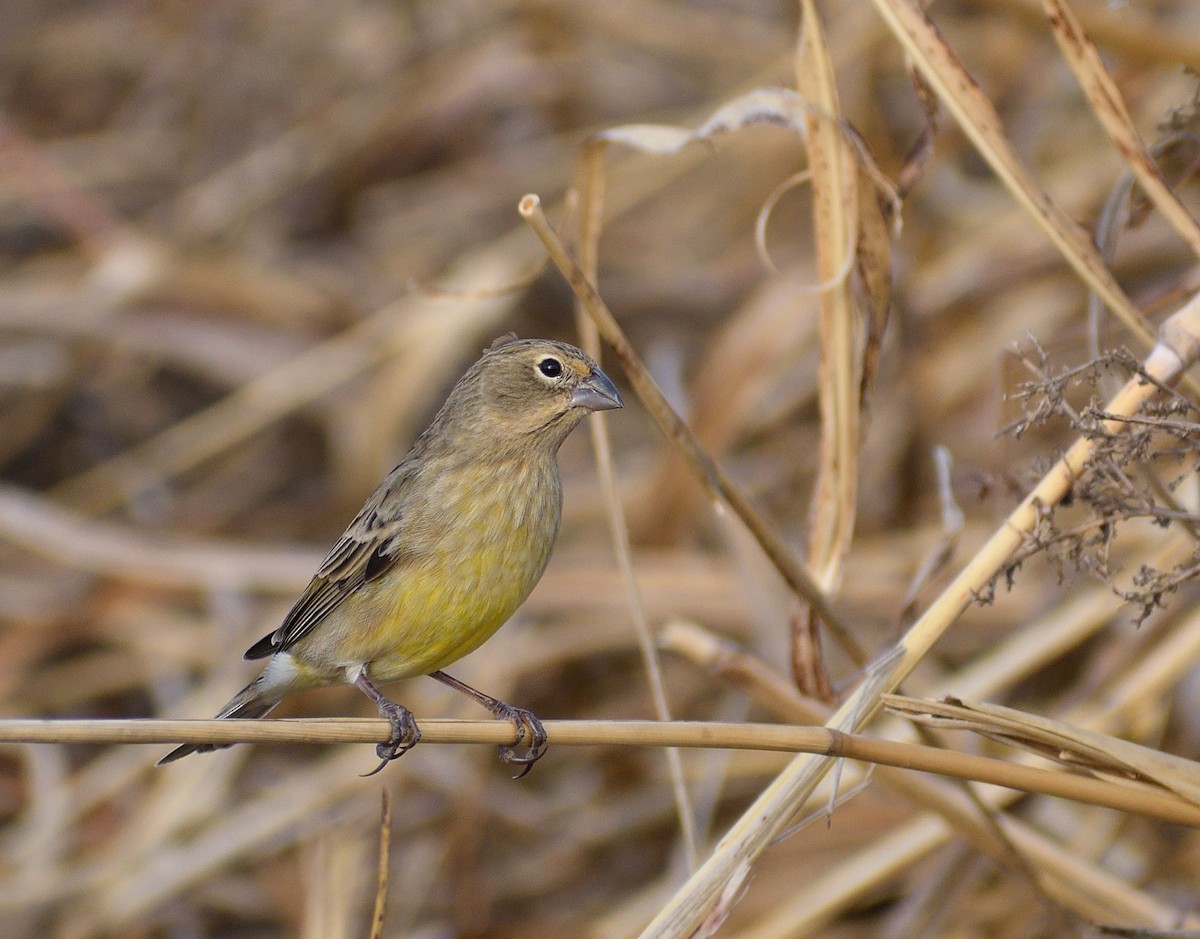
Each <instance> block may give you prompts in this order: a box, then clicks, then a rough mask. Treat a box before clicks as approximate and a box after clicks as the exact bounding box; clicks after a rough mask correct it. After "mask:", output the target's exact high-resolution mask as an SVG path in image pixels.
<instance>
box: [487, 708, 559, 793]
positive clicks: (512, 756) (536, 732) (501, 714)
mask: <svg viewBox="0 0 1200 939" xmlns="http://www.w3.org/2000/svg"><path fill="white" fill-rule="evenodd" d="M492 714H494V715H495V717H496V719H497V720H501V721H512V722H513V726H515V727H516V729H517V739H516V742H515V743H502V744H500V746H498V747H497V748H496V749H497V750H498V751H499V753H500V759H502V760H503V761H504V762H505V763H507V764H508V765H509V766H519V767H521V771H520V772H519V773H517V775H516V776H514V777H513V779H520V778H521V777H522V776H524V775H525V774H526V773H528V772H529V771H530V770H531V769H533V764H534V763H536V762H537V761H538V760H540V759H541V758H542V757H543V756H545V755H546V750H547V749H548V747H547V740H548V739H549V738H548V737H547V736H546V728H545V727H543V726H542V722H541V721H540V720H538V719H537V715H535V714H534V713H533V712H532V711H528V710H526V709H525V708H519V707H515V706H513V705H511V704H505V703H504V702H503V701H497V702H496V704H495V706H494V707H493V708H492ZM526 737H528V741H529V742H528V743H526ZM523 744H524V745H525V746H524V752H521V749H520V748H521V746H522V745H523Z"/></svg>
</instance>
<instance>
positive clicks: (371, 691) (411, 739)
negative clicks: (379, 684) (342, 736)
mask: <svg viewBox="0 0 1200 939" xmlns="http://www.w3.org/2000/svg"><path fill="white" fill-rule="evenodd" d="M354 684H356V685H357V686H358V687H359V689H360V690H361V691H362V692H363V693H364V694H365V695H366V696H367V697H368V698H370V699H371V700H372V701H374V702H375V707H377V708H379V713H380V714H381V715H382V716H383V717H386V718H387V722H388V723H389V724H390V725H391V728H392V732H391V735H390V736H389V737H388V741H387V743H380V744H376V745H375V755H376V756H377V757H379V759H380V763H379V765H378V766H376V767H375V768H374V769H373V770H371V772H369V773H364V774H363V778H364V779H366V778H367V777H368V776H374V775H375V774H376V773H378V772H379V771H380V770H381V769H383V768H384V767H385V766H387V765H388V764H389V763H390V762H392V760H394V759H396V758H397V757H401V756H404V754H405V753H407V752H408V751H409V750H411V749H412V748H413V747H415V746H416V745H417V744H418V743H420V741H421V729H420V728H419V727H418V726H417V720H416V718H415V717H413V712H412V711H410V710H409V709H408V708H406V707H405V706H404V705H403V704H397V703H396V702H395V701H392V700H390V699H388V698H385V697H384V696H383V693H382V692H381V691H380V690H379V689H378V688H376V687H375V685H373V684H372V683H371V681H370V680H369V679H368V678H367V677H366V675H363V674H361V673H360V674H359V676H358V678H356V679H355V681H354Z"/></svg>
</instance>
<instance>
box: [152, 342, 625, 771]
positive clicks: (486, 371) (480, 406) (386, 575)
mask: <svg viewBox="0 0 1200 939" xmlns="http://www.w3.org/2000/svg"><path fill="white" fill-rule="evenodd" d="M623 406H624V402H623V401H622V399H621V395H620V393H619V392H618V391H617V388H616V386H615V385H614V384H613V382H612V380H611V379H609V377H608V376H607V375H605V374H604V372H603V371H601V369H600V366H599V365H597V364H596V362H595V361H594V360H593V359H592V358H591V357H590V356H588V355H587V354H586V353H585V352H583V351H582V350H581V349H578V348H576V347H575V346H572V345H569V344H568V343H565V342H558V341H555V340H550V339H518V338H517V337H516V336H515V335H513V334H509V335H507V336H503V337H501V338H500V339H497V340H496V341H495V342H494V343H492V345H491V346H490V347H489V348H488V349H486V350H485V351H484V354H483V356H482V358H480V359H479V360H478V361H477V362H476V363H475V364H474V365H473V366H471V368H470V369H468V370H467V372H466V374H465V375H463V377H462V378H461V379H459V381H458V383H457V384H456V385H455V386H454V388H453V389H452V390H451V392H450V394H449V396H448V397H447V399H446V402H445V404H444V405H443V406H442V408H441V410H440V411H438V413H437V415H436V416H435V417H434V419H433V422H432V423H431V424H430V425H429V427H428V428H427V429H426V430H425V431H424V433H422V434H421V435H420V436H419V437H418V438H417V440H416V441H415V442H414V443H413V445H412V447H411V449H410V450H409V451H408V453H407V455H406V456H405V457H404V459H403V460H402V461H401V462H400V464H399V465H398V466H396V467H395V469H393V470H392V471H391V472H390V473H389V474H388V475H387V476H386V477H385V478H384V480H383V482H382V483H380V485H379V487H378V488H377V489H376V490H375V492H374V493H373V494H372V495H371V496H370V497H369V498H368V499H367V501H366V503H365V504H364V505H363V507H362V509H361V510H360V511H359V513H358V515H356V516H355V518H354V520H353V521H352V522H351V523H350V525H349V526H348V527H347V528H346V531H345V532H344V533H343V534H342V536H341V537H340V538H338V540H337V542H336V543H335V544H334V546H333V548H332V549H331V550H330V551H329V554H328V555H327V556H326V557H325V560H324V561H323V562H322V563H321V565H320V567H319V568H318V569H317V572H316V574H315V575H314V576H313V578H312V580H311V581H310V583H309V584H308V586H307V587H306V588H305V590H304V592H303V593H302V594H301V595H300V598H299V599H298V600H297V601H296V603H295V605H293V606H292V608H291V610H290V611H289V612H288V613H287V615H286V616H284V618H283V621H282V622H281V623H280V625H279V627H278V628H277V629H275V630H274V631H273V632H271V633H268V634H267V635H266V636H264V637H263V638H262V639H260V640H259V641H258V642H256V643H255V644H254V645H252V646H251V647H250V648H249V649H248V650H247V651H246V653H245V656H244V657H245V658H246V659H251V660H254V659H266V660H267V662H266V665H265V667H264V668H263V670H262V672H261V673H260V674H259V676H258V677H257V678H255V679H254V680H253V681H252V682H250V684H248V685H247V686H246V687H245V688H243V689H242V690H241V691H239V692H238V693H237V694H236V695H234V697H233V698H232V699H231V700H230V701H229V703H228V704H226V705H225V707H223V708H222V709H221V710H220V712H218V714H217V715H216V716H217V718H259V717H263V716H264V715H266V714H267V713H268V712H269V711H270V710H271V709H272V708H274V707H275V705H277V704H278V703H279V702H280V701H282V700H283V699H284V698H285V697H288V696H289V695H292V694H295V693H297V692H300V691H305V690H308V689H311V688H317V687H323V686H327V685H334V684H340V683H348V684H351V685H354V686H356V687H357V688H358V689H359V690H361V691H362V692H363V693H364V694H365V695H366V696H367V697H368V698H370V699H371V701H372V702H374V704H375V706H376V708H378V710H379V713H380V714H381V715H382V716H383V717H385V718H386V719H387V721H388V723H389V725H390V729H391V733H390V736H389V739H388V741H387V742H386V743H380V744H378V745H377V747H376V755H377V756H378V757H379V759H380V763H379V765H378V766H377V767H376V768H375V769H374V770H372V771H371V772H370V773H367V774H366V775H368V776H371V775H374V774H375V773H377V772H379V771H380V770H382V769H383V768H384V767H385V766H387V765H388V763H389V762H391V761H392V760H394V759H396V758H397V757H399V756H401V755H403V754H404V753H405V752H407V751H408V750H409V749H411V748H412V747H413V746H414V745H416V743H417V742H418V741H419V740H420V739H421V732H420V729H419V728H418V727H417V723H416V721H415V719H414V718H413V714H412V712H411V711H410V710H409V709H408V708H406V707H404V705H402V704H398V703H396V702H394V701H392V700H390V699H388V698H387V697H385V696H384V694H383V693H382V692H381V691H380V690H379V688H378V685H379V684H382V683H386V682H392V681H397V680H400V679H404V678H411V677H414V676H418V675H429V676H431V677H432V678H435V679H437V680H438V681H440V682H442V683H443V684H446V685H448V686H450V687H452V688H454V689H456V690H457V691H460V692H463V693H464V694H466V695H468V696H469V697H471V698H472V699H473V700H475V701H476V702H478V703H479V704H481V705H483V706H484V707H486V708H487V709H488V710H490V711H491V712H492V714H493V716H495V717H496V718H497V719H500V720H510V721H512V722H513V723H514V725H515V732H516V741H515V743H514V744H505V745H501V746H500V747H499V751H500V757H501V759H502V760H504V761H505V762H506V763H508V764H511V765H514V766H518V767H520V771H519V773H518V775H517V777H516V778H520V777H521V776H523V775H525V773H527V772H528V771H529V770H530V769H531V768H532V766H533V764H534V763H536V762H537V760H538V759H540V758H541V757H542V755H543V754H544V753H545V751H546V747H547V735H546V731H545V728H544V727H543V726H542V723H541V721H539V720H538V719H537V717H535V716H534V715H533V714H532V713H531V712H530V711H528V710H526V709H525V708H519V707H514V706H513V705H510V704H506V703H505V702H503V701H500V700H499V699H497V698H493V697H491V696H490V695H486V694H484V693H483V692H481V691H477V690H476V689H475V688H472V687H471V686H469V685H467V684H466V683H465V682H461V681H459V680H458V679H456V678H453V677H451V676H450V675H448V674H447V673H446V672H445V671H444V669H445V668H446V667H447V666H449V665H450V664H452V663H453V662H456V661H457V660H458V659H460V658H462V657H463V656H465V655H466V654H467V653H469V652H472V651H474V650H475V649H477V648H478V647H479V646H480V645H482V644H483V643H484V642H485V641H486V640H487V639H489V638H491V636H492V635H493V634H494V633H495V632H496V630H498V629H499V628H500V627H501V626H502V625H503V624H504V623H505V622H506V621H507V620H508V619H509V618H510V617H511V616H512V614H513V613H514V612H515V611H516V610H517V608H518V607H519V606H520V605H521V604H522V603H523V602H524V601H525V598H526V597H528V596H529V593H530V591H531V590H533V588H534V585H536V584H537V582H538V580H540V579H541V576H542V573H543V572H544V571H545V569H546V564H547V562H548V561H549V558H550V553H551V550H552V548H553V546H554V542H555V539H556V538H557V535H558V529H559V522H560V520H561V517H562V483H561V480H560V477H559V471H558V459H557V455H558V449H559V447H560V445H561V444H562V443H563V441H564V440H566V438H567V436H568V435H569V434H570V433H571V431H572V430H573V429H574V428H575V427H576V426H577V425H578V424H579V423H580V421H582V420H583V418H584V417H586V416H587V415H588V414H589V413H591V412H593V411H605V410H610V409H614V408H620V407H623ZM527 735H528V738H529V740H528V742H527V743H526V742H525V739H526V736H527ZM522 744H524V747H523V748H522ZM222 746H229V745H228V744H225V745H221V744H184V745H183V746H180V747H178V748H176V749H174V750H172V751H171V752H170V753H168V754H167V755H166V756H164V757H163V758H162V759H160V760H159V761H158V764H157V765H160V766H161V765H162V764H164V763H170V762H172V761H174V760H178V759H180V758H181V757H184V756H187V755H188V754H191V753H197V752H207V751H211V750H217V749H221V748H222Z"/></svg>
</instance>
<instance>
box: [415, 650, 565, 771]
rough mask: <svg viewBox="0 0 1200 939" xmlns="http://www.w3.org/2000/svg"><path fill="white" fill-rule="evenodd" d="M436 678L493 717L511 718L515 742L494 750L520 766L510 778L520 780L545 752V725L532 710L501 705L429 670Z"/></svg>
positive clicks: (503, 744)
mask: <svg viewBox="0 0 1200 939" xmlns="http://www.w3.org/2000/svg"><path fill="white" fill-rule="evenodd" d="M429 677H430V678H436V679H437V680H438V681H440V682H441V683H442V684H443V685H448V686H449V687H451V688H453V689H454V690H455V691H461V692H462V693H463V694H465V695H466V696H467V697H469V698H471V699H472V700H474V701H476V702H478V703H479V704H482V705H483V706H484V707H485V708H487V709H488V710H489V711H491V712H492V716H494V717H495V718H496V719H497V720H502V721H512V722H513V725H514V726H515V727H516V728H517V740H516V743H513V744H509V743H502V744H501V745H500V746H499V747H497V748H496V749H498V750H499V751H500V759H502V760H503V761H504V762H505V763H508V764H509V765H510V766H520V767H521V768H522V769H521V772H519V773H517V775H516V776H514V777H513V778H514V779H520V778H521V777H522V776H524V775H525V774H526V773H528V772H529V771H530V770H531V769H533V764H534V763H536V762H537V761H538V760H540V759H541V758H542V757H543V756H544V755H545V753H546V741H547V739H548V738H547V736H546V728H545V727H543V726H542V722H541V721H539V720H538V719H537V717H536V716H535V715H534V713H533V712H532V711H527V710H526V709H525V708H519V707H514V706H513V705H511V704H505V703H504V702H503V701H501V700H499V699H498V698H493V697H492V696H491V695H488V694H484V693H483V692H482V691H479V690H477V689H475V688H472V687H471V686H470V685H468V684H466V683H465V682H461V681H459V680H458V679H457V678H455V677H454V676H453V675H447V674H446V673H445V672H442V671H437V672H433V673H431V674H430V676H429ZM526 731H528V732H529V745H528V746H527V747H526V749H525V752H524V753H518V752H517V747H519V746H520V745H521V744H522V743H524V741H525V733H526Z"/></svg>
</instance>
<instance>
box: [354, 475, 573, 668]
mask: <svg viewBox="0 0 1200 939" xmlns="http://www.w3.org/2000/svg"><path fill="white" fill-rule="evenodd" d="M456 475H458V474H456V473H447V474H446V476H445V477H443V478H438V479H436V480H430V481H429V482H430V485H428V487H427V488H426V492H427V493H428V495H429V499H428V500H427V501H425V502H424V503H423V504H421V505H414V506H412V513H411V514H410V515H409V516H408V517H406V519H405V529H406V532H409V533H411V537H412V545H411V546H410V547H412V548H413V551H412V553H411V554H409V555H408V556H407V557H406V560H405V561H404V562H403V563H402V564H401V565H400V567H398V568H397V569H396V570H395V572H394V574H389V575H385V576H384V577H382V578H380V579H379V580H378V581H377V582H375V583H372V584H370V585H367V588H366V590H365V591H364V593H363V596H362V598H361V600H362V602H361V603H360V604H358V605H357V607H358V608H357V610H356V611H355V619H356V621H357V623H356V626H355V628H354V629H352V630H350V631H348V632H347V633H346V634H344V635H345V639H346V642H345V645H344V646H343V652H344V655H343V656H341V658H342V659H343V661H347V660H349V661H360V662H370V663H371V664H370V666H369V672H370V674H371V675H372V676H373V677H375V678H378V679H380V680H389V679H391V678H401V677H405V676H407V675H414V674H425V673H428V672H431V671H435V670H436V669H439V668H442V667H444V666H446V665H449V664H450V663H451V662H453V661H455V660H456V659H458V658H461V657H462V656H464V655H466V654H467V653H468V652H471V651H473V650H474V649H475V648H477V647H478V646H479V645H481V644H482V643H483V642H484V641H486V640H487V639H488V638H489V637H490V636H491V635H492V634H493V633H494V632H495V631H496V630H497V629H499V628H500V627H501V626H502V625H503V624H504V623H505V621H506V620H508V618H509V617H511V616H512V614H513V613H514V612H515V611H516V609H517V607H519V606H520V605H521V603H523V602H524V600H525V598H526V597H527V596H529V593H530V591H531V590H532V589H533V587H534V585H535V584H536V583H537V582H538V580H539V579H540V578H541V576H542V572H543V571H544V570H545V568H546V563H547V562H548V561H549V558H550V552H551V549H552V548H553V547H554V540H555V537H556V536H557V534H558V526H559V520H560V518H561V514H562V495H561V488H560V485H559V480H558V471H557V467H556V466H555V465H554V463H553V461H551V462H550V463H549V466H548V467H546V466H539V465H536V464H534V465H530V464H528V463H525V464H522V463H512V464H510V465H507V466H503V467H502V468H496V467H493V471H492V472H490V473H488V474H480V473H471V472H469V470H468V471H467V474H466V475H465V476H459V478H457V479H455V478H454V477H455V476H456ZM347 612H348V613H349V612H350V611H347Z"/></svg>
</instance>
